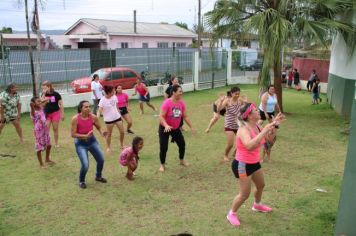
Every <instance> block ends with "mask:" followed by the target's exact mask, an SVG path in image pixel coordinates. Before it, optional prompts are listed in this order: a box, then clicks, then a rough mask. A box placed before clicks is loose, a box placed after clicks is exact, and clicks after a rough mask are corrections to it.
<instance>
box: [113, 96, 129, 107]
mask: <svg viewBox="0 0 356 236" xmlns="http://www.w3.org/2000/svg"><path fill="white" fill-rule="evenodd" d="M116 97H117V100H118V104H117V105H118V107H120V108H121V107H127V103H128V101H129V95H127V94H126V93H121V94H116Z"/></svg>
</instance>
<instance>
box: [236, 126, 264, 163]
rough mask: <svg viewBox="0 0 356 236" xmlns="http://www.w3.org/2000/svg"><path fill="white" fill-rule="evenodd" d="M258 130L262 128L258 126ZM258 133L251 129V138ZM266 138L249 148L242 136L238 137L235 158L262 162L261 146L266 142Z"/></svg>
mask: <svg viewBox="0 0 356 236" xmlns="http://www.w3.org/2000/svg"><path fill="white" fill-rule="evenodd" d="M257 128H258V130H260V128H259V127H258V126H257ZM257 135H258V134H255V132H254V131H253V130H251V131H250V136H251V139H253V138H254V137H256V136H257ZM264 142H265V141H264V139H262V140H261V142H260V143H259V145H258V146H257V147H256V148H255V149H253V150H248V149H247V148H246V147H245V145H244V144H243V143H242V141H241V139H240V138H237V139H236V157H235V159H236V160H238V161H241V162H244V163H247V164H254V163H258V162H260V147H261V145H262V144H264Z"/></svg>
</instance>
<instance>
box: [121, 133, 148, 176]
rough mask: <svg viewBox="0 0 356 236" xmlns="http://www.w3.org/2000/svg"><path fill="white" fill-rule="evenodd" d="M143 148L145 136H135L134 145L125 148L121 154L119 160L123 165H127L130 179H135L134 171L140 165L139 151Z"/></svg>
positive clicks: (127, 174)
mask: <svg viewBox="0 0 356 236" xmlns="http://www.w3.org/2000/svg"><path fill="white" fill-rule="evenodd" d="M142 148H143V138H141V137H135V138H134V139H133V140H132V146H131V147H127V148H125V149H124V150H123V151H122V152H121V154H120V156H119V162H120V164H121V165H122V166H127V173H126V178H127V179H128V180H134V177H133V176H134V171H135V170H136V169H137V166H138V160H139V157H138V152H139V151H141V149H142Z"/></svg>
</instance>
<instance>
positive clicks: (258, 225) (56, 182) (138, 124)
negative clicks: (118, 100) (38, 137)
mask: <svg viewBox="0 0 356 236" xmlns="http://www.w3.org/2000/svg"><path fill="white" fill-rule="evenodd" d="M227 89H228V88H219V89H215V90H206V91H200V92H194V93H186V94H185V95H184V100H185V102H186V104H187V109H188V113H189V116H190V119H191V121H192V123H193V125H194V126H195V128H196V129H197V131H198V135H197V137H195V138H194V137H192V135H191V133H190V132H185V133H184V135H185V139H186V143H187V145H186V146H187V148H186V160H187V161H188V162H189V163H190V164H191V165H190V166H189V167H187V168H184V167H182V166H179V165H178V149H177V147H176V145H175V144H170V145H169V151H168V155H167V164H168V165H167V171H166V172H165V173H159V172H158V168H159V144H158V136H157V128H158V118H157V117H155V116H153V112H151V110H149V109H148V107H145V111H146V114H145V115H143V116H140V115H139V109H138V103H137V102H132V103H131V108H132V113H131V114H132V116H133V120H134V125H133V128H132V130H133V131H135V132H136V134H138V135H140V136H142V137H143V138H144V140H145V146H144V148H143V150H142V152H141V155H140V157H141V160H140V164H139V169H138V170H137V171H136V173H137V175H138V176H137V178H136V180H135V181H133V182H129V181H128V180H127V179H126V178H125V177H124V176H125V172H126V169H125V168H123V167H121V166H120V165H119V163H118V159H117V157H118V155H119V151H118V147H119V142H118V132H117V130H115V131H114V137H113V145H112V147H113V149H114V151H113V153H112V154H111V155H109V156H105V158H106V159H105V167H104V172H103V176H104V177H105V178H107V179H108V183H107V184H101V183H96V182H95V181H94V177H95V161H94V159H93V158H92V157H90V170H89V172H88V174H87V180H86V182H87V185H88V188H87V189H86V190H82V189H80V188H79V187H78V174H79V168H80V163H79V159H78V158H77V156H76V153H75V150H74V144H73V140H72V138H71V136H70V130H69V125H70V118H71V117H72V116H73V115H74V113H75V109H66V119H65V121H64V122H63V123H62V124H61V127H60V137H61V140H60V145H61V147H60V148H57V149H53V152H52V158H53V160H54V161H56V162H57V164H56V165H55V166H53V167H50V168H48V169H46V170H42V169H40V168H39V166H38V162H37V158H36V155H35V151H34V138H33V134H32V128H33V126H32V123H31V120H30V118H29V115H28V114H27V115H24V116H23V117H22V127H23V129H24V136H25V144H24V145H20V144H19V143H18V138H17V136H16V134H15V130H14V129H13V127H11V126H10V125H8V126H6V127H5V129H4V130H3V133H2V134H1V136H0V153H7V154H14V155H16V157H15V158H8V157H7V158H5V157H0V188H1V190H0V191H1V192H0V235H172V234H178V233H183V232H189V233H191V234H193V235H237V234H241V235H331V234H333V231H334V224H335V217H336V211H337V207H338V199H339V193H340V184H341V179H342V174H343V169H344V160H345V156H346V146H347V141H348V137H347V136H345V135H344V134H342V133H341V131H342V130H343V129H344V128H345V127H346V126H347V125H348V124H347V123H346V121H345V119H343V118H342V117H340V116H338V115H337V114H336V113H335V112H334V111H333V110H331V109H330V108H329V105H328V104H326V103H325V102H324V101H325V97H323V98H324V99H323V100H324V101H323V103H322V104H320V105H314V106H312V105H311V96H310V94H309V93H307V92H297V91H295V90H284V108H285V112H286V114H287V120H286V122H285V123H283V124H282V125H281V128H280V130H279V133H278V139H277V142H276V144H275V146H274V148H273V150H272V157H271V160H272V161H271V162H270V163H263V169H264V172H265V179H266V188H265V191H264V196H263V201H264V202H265V203H267V204H269V205H270V206H271V207H273V209H274V211H273V212H272V213H270V214H262V213H255V212H253V211H251V209H250V207H251V204H252V203H253V196H252V195H251V196H250V198H249V199H248V200H247V201H246V202H245V204H244V205H243V207H242V208H241V209H240V211H239V216H240V220H241V227H240V229H236V228H233V227H232V226H231V225H230V224H229V223H228V222H227V220H226V214H227V212H228V210H229V209H230V205H231V202H232V199H233V197H234V196H235V195H236V194H237V192H238V187H237V181H236V179H235V178H234V177H233V174H232V172H231V167H230V163H222V162H221V159H222V156H223V151H224V146H225V134H224V132H223V120H222V119H221V120H219V122H218V123H217V124H216V125H215V126H214V127H213V128H212V130H211V131H210V133H209V134H205V133H204V130H205V128H206V126H207V125H208V122H209V120H210V119H211V116H212V110H211V103H212V102H213V101H214V100H215V99H216V98H217V95H218V94H219V93H220V92H224V91H226V90H227ZM241 89H242V94H245V95H247V97H248V99H249V100H251V101H255V102H256V103H258V98H257V94H258V88H257V86H246V85H243V86H241ZM152 101H153V104H154V105H155V106H159V105H160V104H161V102H162V98H155V99H153V100H152ZM102 124H103V122H102ZM97 137H98V140H100V143H101V144H102V148H103V150H105V146H104V140H103V139H101V138H100V137H99V135H97ZM132 138H133V136H132V135H127V136H126V139H125V143H126V144H127V145H129V144H130V142H131V140H132ZM316 188H323V189H326V190H327V193H320V192H317V191H315V189H316Z"/></svg>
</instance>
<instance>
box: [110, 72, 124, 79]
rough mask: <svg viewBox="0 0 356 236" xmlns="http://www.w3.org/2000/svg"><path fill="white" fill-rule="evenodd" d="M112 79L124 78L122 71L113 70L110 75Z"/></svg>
mask: <svg viewBox="0 0 356 236" xmlns="http://www.w3.org/2000/svg"><path fill="white" fill-rule="evenodd" d="M109 78H110V79H115V80H116V79H122V73H121V71H113V72H111V74H110V77H109Z"/></svg>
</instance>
